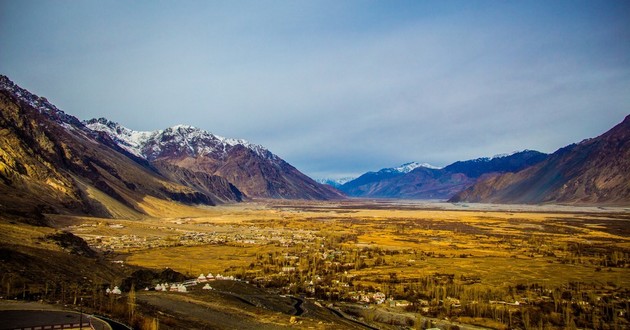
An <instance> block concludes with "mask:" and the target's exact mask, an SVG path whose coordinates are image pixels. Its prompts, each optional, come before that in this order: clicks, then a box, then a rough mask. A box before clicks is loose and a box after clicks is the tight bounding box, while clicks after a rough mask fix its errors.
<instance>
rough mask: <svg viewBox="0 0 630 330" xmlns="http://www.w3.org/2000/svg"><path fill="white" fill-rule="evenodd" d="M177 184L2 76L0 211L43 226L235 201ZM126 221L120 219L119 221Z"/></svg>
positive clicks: (221, 185) (226, 190) (226, 189)
mask: <svg viewBox="0 0 630 330" xmlns="http://www.w3.org/2000/svg"><path fill="white" fill-rule="evenodd" d="M213 189H214V191H210V190H205V191H202V190H201V189H195V188H193V187H188V186H185V185H183V184H180V183H177V182H173V181H171V180H169V179H167V178H165V177H164V176H162V175H160V173H159V172H158V171H157V170H156V169H155V168H153V167H151V166H149V164H148V163H147V162H146V161H144V160H143V159H141V158H138V157H137V156H135V155H133V154H130V153H129V152H127V151H126V150H125V149H122V148H120V147H119V146H118V144H116V143H114V141H112V140H111V139H110V138H109V137H108V136H107V135H104V134H100V133H98V132H95V131H92V130H90V129H89V128H87V127H85V125H84V124H83V123H81V121H79V120H78V119H77V118H75V117H73V116H70V115H68V114H66V113H64V112H63V111H61V110H59V109H57V108H56V107H55V106H54V105H52V104H51V103H50V102H48V100H46V99H45V98H42V97H38V96H36V95H33V94H31V93H30V92H28V91H27V90H25V89H22V88H20V87H19V86H17V85H15V84H14V83H13V82H11V81H10V80H9V79H8V78H7V77H5V76H0V209H1V211H2V212H3V213H4V214H13V215H15V216H18V217H24V218H27V219H31V220H32V221H35V222H37V221H38V220H37V219H43V216H42V214H44V213H71V214H90V215H97V216H116V215H117V214H116V213H119V212H123V213H124V214H125V215H126V216H132V215H134V214H137V215H139V214H148V213H151V211H150V210H151V209H156V207H155V205H150V204H152V203H153V204H155V203H154V202H155V201H160V200H162V201H180V202H183V203H189V204H209V205H213V204H215V203H216V202H217V201H225V200H231V201H237V200H238V198H237V197H236V196H233V197H229V198H225V197H224V196H226V195H229V194H230V193H232V194H233V190H234V188H233V187H232V186H230V185H229V184H228V183H227V182H225V181H216V182H215V183H214V187H213ZM151 201H154V202H151ZM118 215H120V214H118Z"/></svg>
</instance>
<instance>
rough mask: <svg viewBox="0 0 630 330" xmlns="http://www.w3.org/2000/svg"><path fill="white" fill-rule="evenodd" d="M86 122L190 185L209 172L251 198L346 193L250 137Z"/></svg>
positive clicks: (185, 128)
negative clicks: (140, 129)
mask: <svg viewBox="0 0 630 330" xmlns="http://www.w3.org/2000/svg"><path fill="white" fill-rule="evenodd" d="M85 124H86V126H87V127H89V128H90V129H91V130H94V131H97V132H101V133H103V134H105V135H107V136H108V137H109V138H110V139H111V140H112V141H114V142H115V143H117V144H118V146H120V148H122V149H125V150H126V151H127V152H129V153H130V154H133V155H135V156H137V157H140V158H142V159H145V160H146V161H147V162H149V163H150V164H152V165H153V166H155V167H156V168H158V169H159V170H160V172H161V173H162V174H163V175H165V176H166V177H168V178H170V179H172V180H175V181H177V182H180V183H184V184H189V183H191V182H190V176H191V175H193V174H195V173H204V174H205V175H214V176H218V177H221V178H223V179H225V180H226V181H227V182H229V183H231V184H232V185H234V186H235V187H236V188H238V190H239V191H241V192H243V193H244V194H245V195H247V196H249V197H257V198H288V199H335V198H343V197H344V196H343V194H341V193H340V192H339V191H337V190H335V189H333V188H331V187H329V186H326V185H322V184H319V183H317V182H315V181H313V180H312V179H311V178H309V177H307V176H306V175H304V174H302V173H301V172H300V171H298V170H297V169H296V168H294V167H293V166H291V165H290V164H288V163H287V162H285V161H284V160H282V159H281V158H280V157H278V156H276V155H275V154H273V153H272V152H270V151H269V150H267V149H265V148H264V147H262V146H260V145H254V144H251V143H249V142H247V141H245V140H236V139H228V138H224V137H221V136H217V135H214V134H211V133H209V132H206V131H204V130H201V129H199V128H195V127H192V126H186V125H178V126H174V127H170V128H167V129H165V130H157V131H152V132H137V131H133V130H130V129H128V128H125V127H123V126H121V125H119V124H117V123H114V122H111V121H109V120H107V119H104V118H100V119H92V120H89V121H87V122H85ZM173 169H177V170H175V171H173ZM184 170H187V171H188V172H186V173H185V172H184ZM195 186H196V187H198V185H196V184H195Z"/></svg>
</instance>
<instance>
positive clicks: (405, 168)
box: [394, 162, 441, 173]
mask: <svg viewBox="0 0 630 330" xmlns="http://www.w3.org/2000/svg"><path fill="white" fill-rule="evenodd" d="M418 167H424V168H428V169H432V170H439V169H441V167H437V166H433V165H431V164H428V163H417V162H409V163H405V164H402V165H400V166H398V167H395V168H394V170H395V171H397V172H400V173H409V172H411V171H413V170H415V169H416V168H418Z"/></svg>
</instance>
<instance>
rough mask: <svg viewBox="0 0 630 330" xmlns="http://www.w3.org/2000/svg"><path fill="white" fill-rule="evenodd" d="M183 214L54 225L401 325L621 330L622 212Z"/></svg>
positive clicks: (186, 269) (237, 209) (466, 209)
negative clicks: (366, 305) (395, 315)
mask: <svg viewBox="0 0 630 330" xmlns="http://www.w3.org/2000/svg"><path fill="white" fill-rule="evenodd" d="M160 207H164V206H160ZM187 210H190V208H188V207H181V208H179V209H176V208H175V209H172V210H171V211H168V212H164V217H142V218H136V217H133V218H130V219H128V220H123V219H117V220H112V219H95V218H67V217H65V218H64V217H61V216H59V217H56V218H55V219H54V220H55V222H56V223H57V224H58V225H59V226H61V227H64V228H65V229H67V230H69V231H71V232H73V233H74V234H76V235H78V236H80V237H82V238H84V239H85V240H86V241H88V243H89V244H90V245H91V246H92V247H94V248H96V249H99V250H101V251H105V252H106V253H108V258H110V259H111V260H121V261H124V262H125V263H126V264H129V265H135V266H142V267H147V268H151V269H156V270H160V269H164V268H166V267H169V268H172V269H174V270H176V271H179V272H181V273H184V274H188V275H189V276H191V277H196V276H197V275H199V274H201V273H203V274H207V273H208V272H211V273H213V274H219V273H220V274H224V275H232V276H235V277H236V278H242V279H243V280H248V281H251V282H252V283H255V284H256V285H258V286H261V287H268V288H275V290H278V292H284V293H290V294H300V295H306V296H311V297H315V298H317V299H322V300H323V301H333V302H334V301H336V302H340V303H342V302H352V301H359V302H360V301H362V300H365V301H366V302H368V301H370V302H372V303H373V304H374V305H372V306H377V305H376V304H375V303H376V302H377V301H375V300H373V299H372V298H365V297H371V295H373V294H376V293H384V295H385V296H386V297H387V298H388V299H389V300H388V301H391V302H390V303H389V305H392V306H394V305H396V303H395V302H396V301H407V304H406V305H405V304H404V303H403V304H402V305H403V306H406V307H405V308H404V312H410V311H411V312H418V313H420V314H418V315H427V316H431V317H446V316H448V317H451V318H453V317H455V319H457V318H458V317H459V318H461V320H468V322H476V323H477V324H479V325H486V326H487V325H492V324H494V325H493V326H492V327H495V328H501V327H513V326H525V327H532V326H533V325H535V326H542V327H544V326H548V327H552V328H553V327H560V328H561V327H572V326H576V325H581V326H584V322H587V323H588V324H589V325H590V326H592V327H596V328H598V327H600V326H602V327H606V326H607V325H609V324H611V328H614V327H615V326H614V324H617V325H618V326H622V327H623V326H624V325H628V323H627V320H626V318H625V316H624V315H627V313H628V299H629V298H630V297H628V292H630V290H629V289H630V267H629V266H630V212H629V211H628V210H627V209H622V208H606V209H604V208H572V207H567V206H558V207H553V206H544V207H533V206H501V207H498V206H496V205H451V204H444V203H442V204H440V203H436V204H432V203H416V202H400V201H361V200H349V201H341V202H307V201H256V202H249V203H242V204H236V205H227V206H220V207H213V208H196V209H193V210H194V211H192V212H187ZM159 212H161V211H159ZM178 212H182V213H178ZM155 213H158V211H157V210H156V212H155ZM603 299H604V300H605V302H606V304H607V305H606V306H607V307H606V306H603V303H599V302H602V301H604V300H603ZM497 301H498V303H497ZM517 302H519V303H517ZM409 304H411V307H410V306H409ZM496 304H501V305H502V307H500V308H503V309H502V311H499V309H498V308H499V307H497V306H496ZM507 304H511V305H510V306H512V307H509V308H508V307H505V306H506V305H507ZM519 304H520V306H521V307H514V306H516V305H519ZM589 304H590V305H589ZM598 304H599V305H602V306H600V307H601V308H602V310H604V311H603V312H602V311H596V309H597V308H596V307H595V306H596V305H598ZM385 305H388V304H387V303H386V304H381V305H379V306H385ZM389 305H388V306H389ZM482 305H483V306H484V307H483V308H481V307H478V306H482ZM525 305H527V306H529V307H523V306H525ZM586 305H588V306H589V308H585V307H584V308H583V306H586ZM549 306H551V307H549ZM563 306H564V307H563ZM571 306H573V307H571ZM580 306H582V307H580ZM624 306H625V307H624ZM374 308H376V307H374ZM379 308H380V307H379ZM549 308H551V309H552V310H551V311H549V310H547V309H549ZM580 308H582V309H580ZM606 308H608V309H606ZM401 312H403V310H401ZM585 313H590V314H591V316H589V317H584V316H583V315H585ZM624 313H625V314H624ZM360 317H361V318H362V319H367V320H369V319H370V318H371V317H370V315H367V314H366V315H361V316H360ZM471 320H477V321H471ZM497 324H498V326H497Z"/></svg>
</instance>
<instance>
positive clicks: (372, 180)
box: [339, 150, 546, 199]
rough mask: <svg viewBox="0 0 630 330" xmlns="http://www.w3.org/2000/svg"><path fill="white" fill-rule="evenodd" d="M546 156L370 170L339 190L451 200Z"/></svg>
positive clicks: (362, 194) (527, 152)
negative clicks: (482, 180)
mask: <svg viewBox="0 0 630 330" xmlns="http://www.w3.org/2000/svg"><path fill="white" fill-rule="evenodd" d="M545 157H546V155H545V154H543V153H540V152H537V151H531V150H525V151H521V152H516V153H513V154H510V155H505V156H496V157H493V158H478V159H474V160H469V161H461V162H456V163H453V164H451V165H449V166H447V167H444V168H439V167H435V166H431V165H428V164H418V163H410V164H411V165H410V164H405V165H401V166H399V167H396V168H386V169H382V170H380V171H378V172H368V173H366V174H363V175H361V176H360V177H358V178H357V179H355V180H353V181H350V182H348V183H346V184H344V185H342V186H341V187H339V189H340V190H341V191H343V192H345V193H346V194H348V195H349V196H353V197H369V198H410V199H448V198H450V197H452V196H453V195H455V194H456V193H458V192H460V191H462V190H464V189H466V188H468V187H470V186H471V185H473V184H474V183H475V182H476V181H477V180H478V179H479V178H480V177H482V176H485V175H489V174H491V173H504V172H510V171H517V170H521V169H523V168H525V167H527V166H530V165H531V164H536V163H537V162H539V161H541V160H542V159H544V158H545Z"/></svg>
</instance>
